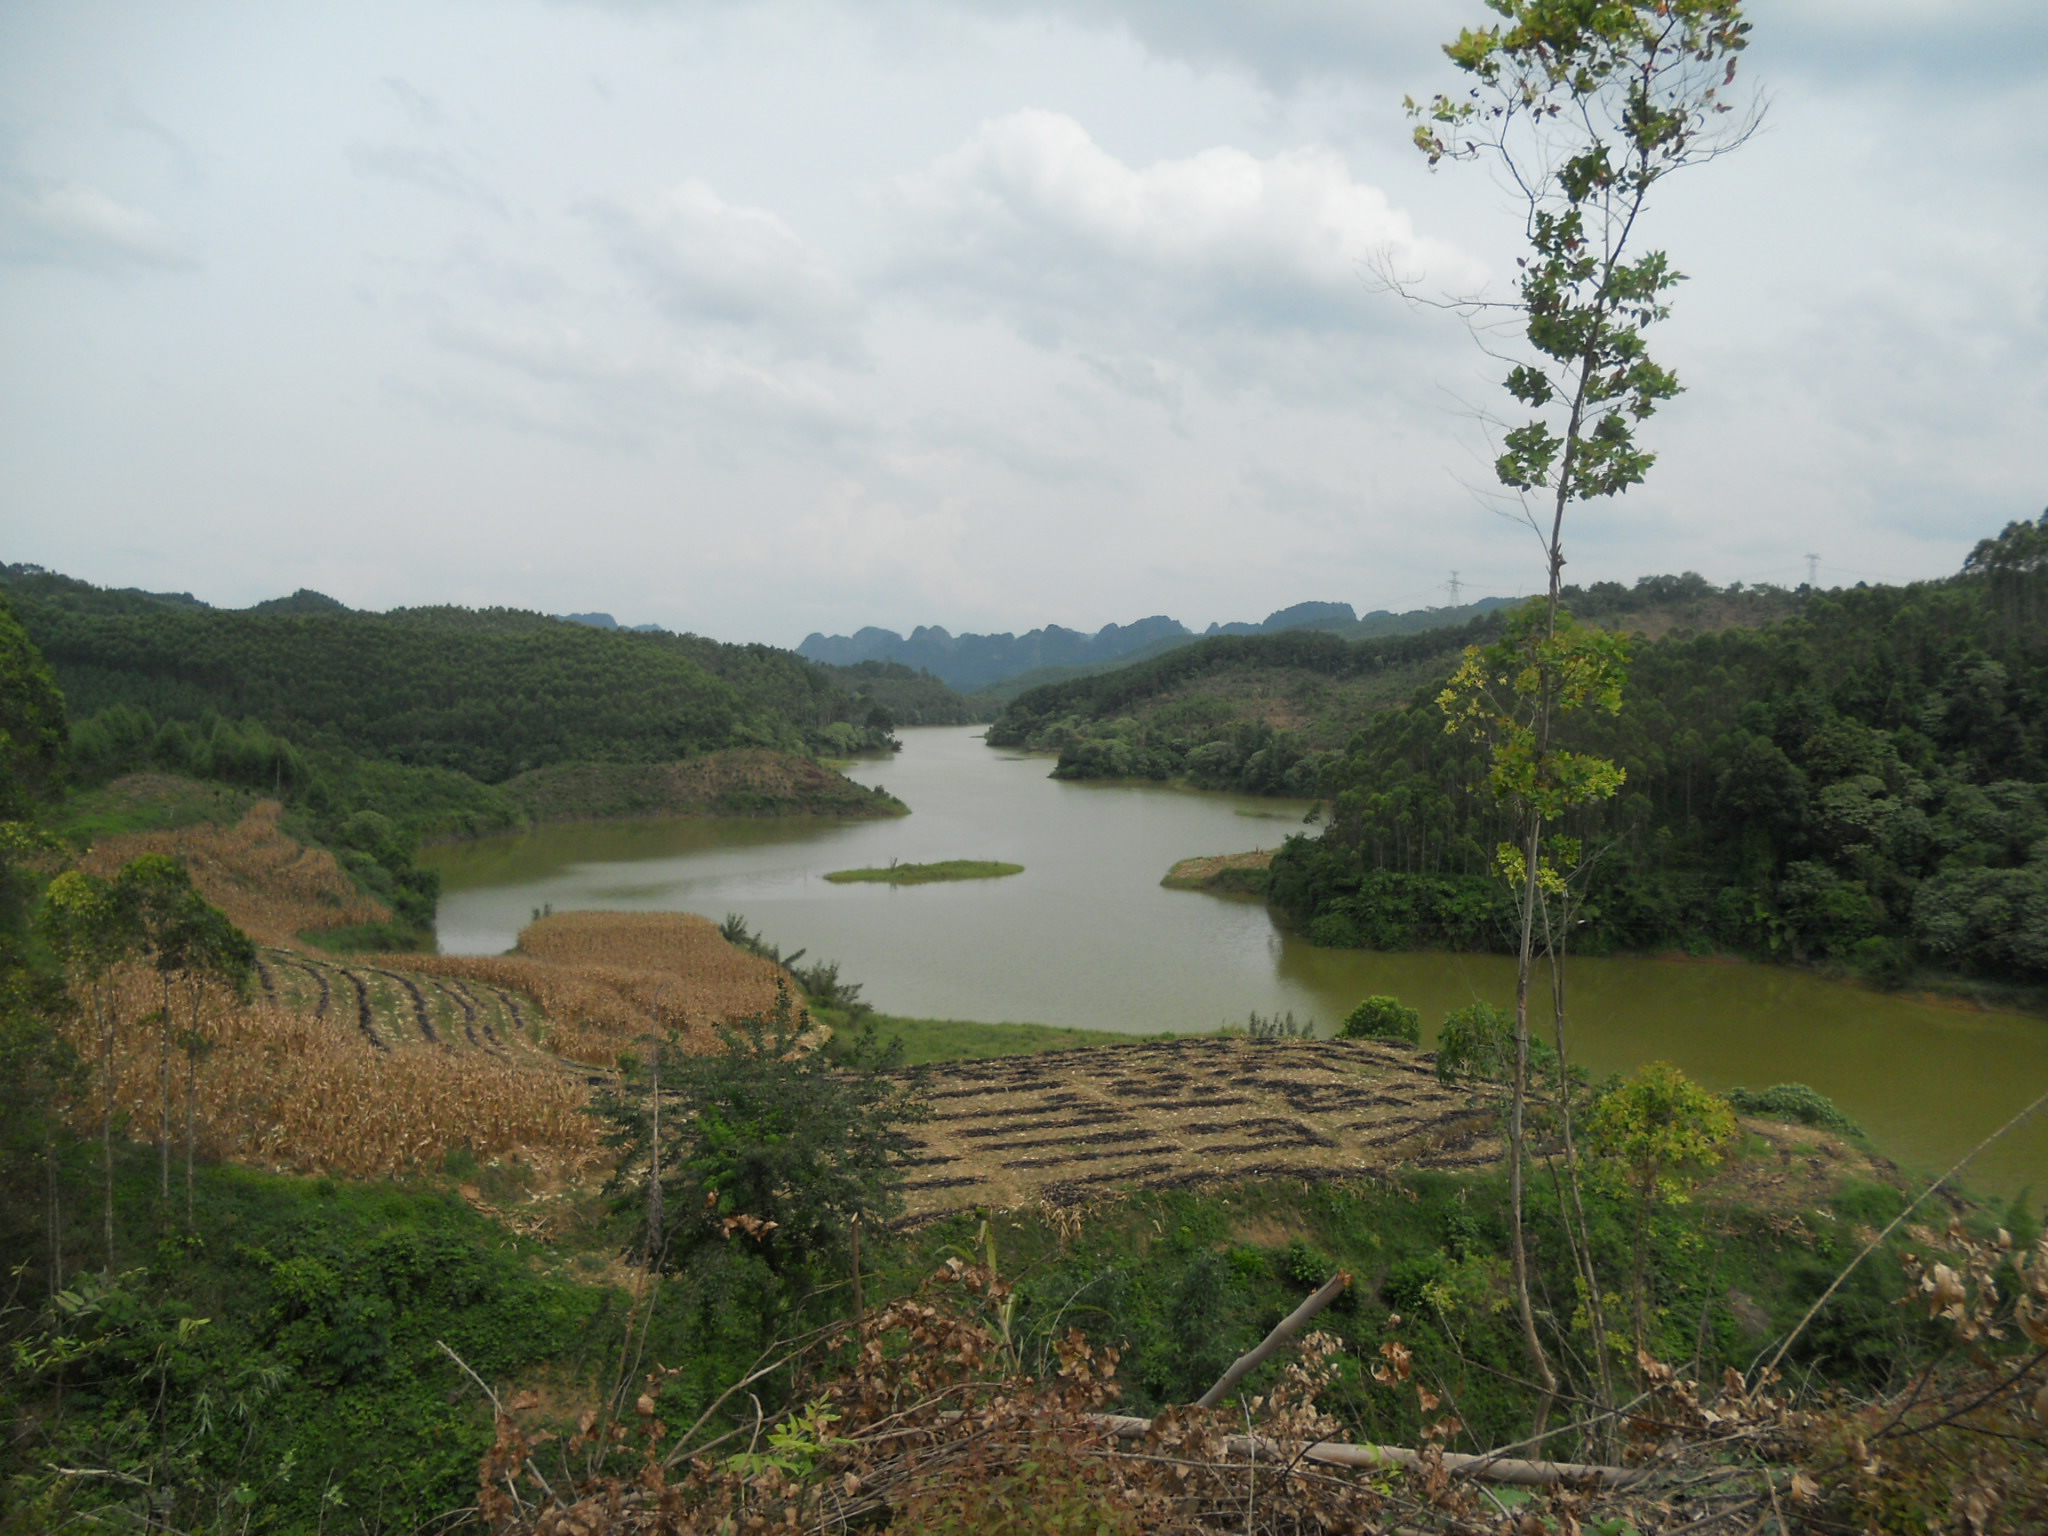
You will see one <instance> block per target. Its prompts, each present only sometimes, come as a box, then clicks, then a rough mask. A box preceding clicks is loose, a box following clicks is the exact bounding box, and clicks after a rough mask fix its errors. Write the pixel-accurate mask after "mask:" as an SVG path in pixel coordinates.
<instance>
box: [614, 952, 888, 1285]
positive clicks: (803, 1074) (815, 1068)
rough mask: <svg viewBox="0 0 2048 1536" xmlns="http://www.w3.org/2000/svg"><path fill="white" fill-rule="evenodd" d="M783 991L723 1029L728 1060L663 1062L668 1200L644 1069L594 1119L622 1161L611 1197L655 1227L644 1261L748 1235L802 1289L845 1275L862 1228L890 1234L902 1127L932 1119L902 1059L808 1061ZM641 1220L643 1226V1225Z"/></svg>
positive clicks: (797, 1018) (797, 1017)
mask: <svg viewBox="0 0 2048 1536" xmlns="http://www.w3.org/2000/svg"><path fill="white" fill-rule="evenodd" d="M807 1026H808V1021H807V1020H806V1019H805V1017H804V1016H803V1015H802V1014H801V1013H800V1012H798V1010H797V1008H796V1005H795V1003H794V1001H793V1000H792V999H791V997H790V995H789V992H788V990H787V989H786V988H779V989H778V990H777V994H776V1002H775V1006H774V1008H773V1009H772V1010H771V1011H769V1012H767V1013H764V1014H757V1015H754V1016H751V1017H748V1018H743V1019H736V1020H734V1021H733V1022H731V1023H729V1024H727V1025H725V1026H724V1027H722V1028H721V1029H720V1030H719V1039H720V1042H721V1044H722V1046H723V1049H722V1050H719V1051H717V1052H714V1053H712V1054H710V1055H706V1056H689V1055H684V1054H683V1053H682V1052H681V1051H680V1050H678V1049H677V1048H676V1047H674V1046H673V1045H669V1044H664V1045H663V1046H662V1047H661V1048H660V1049H661V1063H660V1065H661V1070H662V1083H661V1095H660V1096H661V1100H662V1103H663V1106H664V1107H663V1113H662V1116H661V1135H660V1166H661V1179H660V1183H661V1192H660V1193H661V1198H660V1199H659V1201H652V1200H650V1199H649V1194H650V1191H649V1190H648V1188H647V1184H648V1180H649V1178H650V1177H651V1175H652V1172H653V1167H654V1158H653V1155H652V1154H653V1151H654V1147H653V1140H654V1137H653V1131H654V1117H653V1115H652V1113H651V1111H650V1106H651V1105H652V1103H653V1100H654V1094H653V1091H652V1090H653V1083H652V1080H651V1078H650V1077H649V1076H648V1074H647V1073H646V1072H645V1071H644V1069H643V1070H641V1071H638V1072H636V1073H635V1074H634V1075H633V1076H632V1078H631V1079H630V1080H629V1082H628V1085H627V1088H626V1091H625V1092H623V1093H611V1092H607V1093H601V1094H600V1095H599V1096H598V1098H597V1101H596V1104H595V1106H594V1111H595V1113H597V1114H598V1115H600V1116H601V1117H602V1118H604V1119H605V1120H607V1121H608V1122H610V1126H611V1129H610V1131H609V1132H608V1135H607V1140H608V1141H609V1142H610V1143H611V1144H612V1145H615V1146H617V1147H619V1148H620V1149H621V1151H622V1154H623V1156H622V1159H621V1163H620V1169H619V1172H618V1174H617V1175H616V1176H615V1178H614V1181H613V1189H614V1190H615V1191H617V1192H619V1193H623V1194H627V1195H628V1198H629V1199H630V1201H631V1202H632V1203H633V1204H634V1205H637V1206H639V1207H640V1208H641V1210H642V1211H643V1212H647V1213H648V1214H649V1215H650V1216H652V1218H653V1224H656V1225H655V1229H654V1230H652V1231H650V1232H648V1233H646V1234H644V1236H643V1241H644V1243H645V1246H646V1248H647V1250H648V1251H650V1252H652V1253H656V1254H658V1255H660V1256H661V1258H662V1261H663V1262H664V1263H666V1264H667V1265H669V1266H670V1267H673V1268H675V1269H679V1270H680V1269H686V1268H688V1267H689V1265H690V1262H691V1260H692V1258H693V1256H694V1255H696V1254H697V1253H699V1252H700V1251H701V1250H704V1249H706V1248H709V1249H711V1250H714V1251H722V1250H724V1249H725V1248H726V1247H727V1246H728V1245H730V1244H732V1243H733V1241H734V1238H735V1235H736V1234H743V1235H744V1237H745V1239H746V1242H747V1243H748V1244H749V1245H751V1246H750V1247H749V1249H748V1251H749V1252H752V1253H755V1254H758V1256H759V1257H760V1259H761V1260H762V1261H763V1263H764V1264H765V1265H766V1267H767V1269H768V1271H769V1272H770V1273H771V1274H772V1275H773V1276H774V1277H775V1278H776V1279H777V1280H778V1281H794V1282H796V1283H797V1285H798V1288H799V1289H802V1288H803V1287H804V1286H805V1285H806V1284H808V1283H809V1282H810V1281H813V1280H815V1279H816V1278H817V1275H816V1273H814V1271H825V1270H829V1271H833V1272H835V1273H836V1272H837V1270H838V1269H839V1267H840V1264H839V1259H840V1250H841V1248H842V1247H843V1246H844V1245H845V1244H846V1243H847V1241H848V1233H849V1232H850V1230H851V1227H852V1224H853V1223H854V1222H855V1221H856V1220H858V1221H860V1222H862V1223H863V1224H865V1225H866V1226H867V1227H868V1228H869V1229H870V1230H876V1229H879V1228H884V1227H886V1225H887V1223H888V1221H889V1219H890V1218H891V1217H892V1216H894V1215H896V1214H897V1212H898V1210H899V1209H900V1207H901V1186H902V1180H903V1174H902V1166H903V1164H902V1159H903V1157H904V1155H905V1153H906V1151H907V1149H908V1138H907V1137H906V1136H905V1135H904V1132H903V1127H904V1126H906V1125H908V1124H911V1123H914V1122H915V1121H917V1120H919V1119H921V1118H923V1114H924V1109H923V1106H922V1104H921V1102H920V1101H919V1099H918V1098H917V1094H916V1089H915V1088H914V1086H907V1085H905V1084H902V1083H900V1082H898V1081H897V1080H895V1079H894V1078H892V1077H890V1076H889V1075H888V1073H887V1069H888V1068H890V1067H892V1066H894V1065H895V1062H894V1059H893V1057H892V1056H891V1055H890V1054H889V1053H888V1052H886V1051H884V1050H882V1049H881V1048H879V1047H877V1046H875V1045H874V1044H873V1042H872V1041H870V1040H867V1039H865V1038H863V1039H860V1040H856V1041H854V1042H853V1044H852V1046H851V1047H850V1048H849V1050H848V1051H846V1052H845V1053H842V1054H840V1055H838V1056H837V1057H833V1056H828V1055H827V1054H826V1053H825V1052H823V1051H820V1050H815V1049H812V1048H811V1044H810V1042H809V1041H808V1040H806V1039H805V1030H806V1028H807ZM642 1219H643V1221H645V1220H647V1219H648V1217H647V1216H643V1218H642Z"/></svg>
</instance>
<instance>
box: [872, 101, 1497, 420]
mask: <svg viewBox="0 0 2048 1536" xmlns="http://www.w3.org/2000/svg"><path fill="white" fill-rule="evenodd" d="M891 201H892V203H893V212H894V214H895V217H896V222H897V228H898V245H897V250H896V254H895V256H894V258H893V261H892V263H891V270H890V273H889V276H890V279H891V281H892V283H893V285H894V286H895V288H896V289H897V290H898V291H899V292H902V293H907V294H911V295H914V296H916V297H919V298H922V299H927V300H937V301H940V302H943V303H946V304H949V305H951V306H954V307H958V308H962V309H965V310H967V311H968V312H971V313H972V312H979V313H994V314H997V315H999V316H1001V317H1002V318H1003V319H1005V320H1006V321H1007V322H1008V323H1010V324H1011V325H1012V326H1013V327H1015V328H1016V329H1017V330H1018V331H1019V332H1020V333H1021V334H1023V335H1024V336H1026V337H1028V338H1029V339H1031V340H1033V341H1034V342H1036V343H1038V344H1039V345H1041V346H1046V347H1053V348H1069V347H1071V348H1072V349H1074V350H1076V351H1077V352H1081V353H1083V354H1086V355H1090V356H1091V357H1093V358H1096V359H1102V360H1103V361H1099V362H1097V364H1096V367H1097V370H1098V372H1100V373H1102V374H1103V375H1104V376H1105V377H1108V378H1112V379H1113V378H1116V377H1118V376H1120V375H1128V376H1130V377H1131V378H1132V379H1133V380H1150V381H1157V380H1158V379H1160V378H1163V377H1165V376H1166V374H1167V372H1168V371H1169V370H1165V369H1163V368H1160V367H1157V366H1153V367H1150V368H1147V367H1133V365H1132V364H1131V363H1130V362H1129V358H1130V357H1131V356H1132V355H1133V354H1135V355H1136V356H1137V357H1140V358H1147V359H1169V358H1179V359H1185V360H1188V361H1190V362H1192V363H1194V364H1195V365H1196V366H1198V367H1200V368H1202V369H1203V370H1204V371H1205V372H1206V373H1207V374H1208V375H1209V376H1210V377H1211V379H1212V380H1214V381H1218V382H1225V383H1228V382H1231V381H1235V382H1237V383H1247V382H1260V383H1265V384H1268V385H1278V386H1281V387H1283V388H1284V387H1286V386H1287V385H1288V384H1289V383H1299V382H1304V381H1308V380H1312V381H1313V383H1314V384H1315V386H1316V387H1318V388H1321V387H1327V386H1328V384H1329V383H1330V381H1331V375H1332V374H1333V373H1334V374H1339V375H1341V374H1345V373H1349V374H1352V375H1354V376H1355V377H1364V376H1366V375H1370V374H1371V373H1373V372H1374V371H1375V369H1374V363H1373V359H1372V358H1371V356H1370V355H1369V352H1368V351H1366V350H1363V349H1361V348H1360V347H1359V345H1358V343H1359V340H1360V337H1361V336H1362V335H1366V334H1371V335H1375V336H1377V337H1379V338H1381V339H1387V338H1390V337H1392V336H1393V335H1394V334H1395V333H1397V332H1399V331H1401V330H1402V329H1403V328H1404V320H1405V317H1404V315H1403V313H1402V311H1401V308H1400V306H1399V305H1398V304H1397V303H1395V302H1394V301H1393V300H1392V298H1391V297H1390V296H1389V295H1388V294H1386V293H1385V292H1384V291H1382V289H1381V287H1380V284H1379V283H1378V281H1377V280H1376V278H1375V276H1374V273H1375V271H1376V270H1377V269H1379V268H1380V267H1381V265H1382V264H1387V265H1391V266H1392V267H1393V268H1394V269H1395V270H1397V271H1399V272H1401V273H1402V274H1403V275H1404V276H1406V277H1409V278H1413V279H1417V280H1420V281H1424V282H1428V283H1432V284H1435V285H1438V286H1444V287H1451V288H1462V287H1470V286H1476V285H1477V284H1478V283H1479V281H1480V280H1481V273H1480V270H1479V268H1478V267H1477V265H1476V264H1475V263H1474V262H1473V261H1472V260H1471V259H1470V258H1469V257H1467V256H1465V255H1464V254H1463V253H1461V252H1459V251H1457V250H1455V249H1454V248H1452V247H1450V246H1448V245H1445V244H1443V243H1441V242H1437V241H1432V240H1428V239H1425V238H1423V237H1421V236H1419V235H1418V234H1417V233H1416V231H1415V228H1414V224H1413V221H1412V220H1411V219H1410V218H1409V216H1408V215H1407V214H1406V213H1405V212H1403V211H1402V210H1400V209H1397V208H1395V207H1394V206H1393V205H1392V204H1391V203H1390V202H1389V200H1388V199H1387V196H1386V194H1385V193H1384V192H1382V191H1381V190H1380V189H1379V188H1377V187H1373V186H1369V185H1367V184H1365V183H1362V182H1359V181H1356V180H1354V179H1353V178H1352V176H1351V173H1350V170H1349V168H1348V167H1347V166H1346V164H1345V162H1344V159H1343V157H1342V156H1341V155H1339V154H1337V153H1336V152H1335V151H1334V150H1330V149H1326V148H1319V147H1309V148H1303V149H1295V150H1290V151H1286V152H1283V153H1280V154H1277V155H1274V156H1272V157H1270V158H1267V159H1260V158H1259V157H1257V156H1255V155H1251V154H1248V153H1246V152H1245V151H1243V150H1240V149H1233V148H1227V147H1225V148H1215V149H1209V150H1204V151H1203V152H1201V153H1199V154H1196V155H1192V156H1190V157H1188V158H1186V159H1179V160H1162V161H1160V162H1158V163H1156V164H1153V165H1150V166H1147V167H1144V168H1142V169H1140V168H1134V167H1132V166H1129V165H1126V164H1124V163H1123V162H1122V161H1120V160H1118V159H1117V158H1116V157H1115V156H1113V155H1111V154H1109V153H1108V152H1107V151H1105V150H1104V149H1102V148H1101V146H1099V145H1098V144H1096V143H1095V141H1094V140H1093V139H1092V138H1091V137H1090V136H1089V134H1088V132H1087V130H1086V129H1084V128H1083V127H1082V126H1081V125H1080V124H1079V123H1077V122H1075V121H1074V120H1073V119H1072V118H1070V117H1067V116H1064V115H1062V114H1060V113H1056V112H1045V111H1025V112H1018V113H1014V114H1012V115H1010V116H1007V117H1003V118H999V119H996V120H995V121H993V122H989V123H985V124H984V125H983V126H982V128H981V130H980V131H979V132H978V133H976V135H975V136H974V137H973V139H971V140H970V141H969V142H968V143H967V144H965V145H964V146H962V147H961V148H960V149H958V150H956V151H954V152H953V153H952V154H949V155H947V156H945V157H944V158H943V159H941V160H940V161H939V162H938V163H937V164H936V165H935V166H933V167H932V168H931V169H930V170H929V171H928V172H926V173H924V174H922V175H919V176H914V177H906V178H902V179H900V180H899V181H898V182H897V183H896V185H895V187H894V189H893V193H892V198H891ZM1119 354H1120V356H1119ZM1248 370H1249V372H1248ZM1149 388H1150V392H1151V393H1153V394H1155V395H1156V394H1158V393H1159V389H1158V384H1157V383H1156V382H1152V383H1151V384H1150V386H1149ZM1140 392H1143V391H1140Z"/></svg>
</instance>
